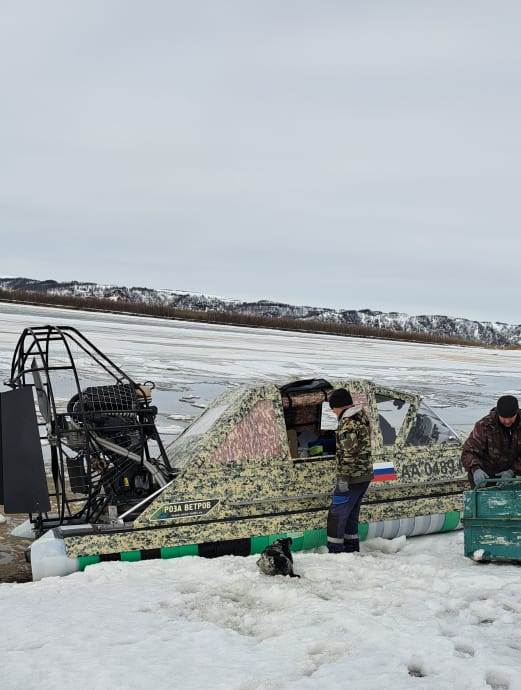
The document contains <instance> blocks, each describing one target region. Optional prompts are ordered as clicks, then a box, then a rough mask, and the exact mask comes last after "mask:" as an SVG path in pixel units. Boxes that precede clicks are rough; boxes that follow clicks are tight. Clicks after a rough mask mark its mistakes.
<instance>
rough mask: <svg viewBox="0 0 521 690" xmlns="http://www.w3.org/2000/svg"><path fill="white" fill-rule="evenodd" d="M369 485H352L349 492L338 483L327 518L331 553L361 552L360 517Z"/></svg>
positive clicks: (362, 483)
mask: <svg viewBox="0 0 521 690" xmlns="http://www.w3.org/2000/svg"><path fill="white" fill-rule="evenodd" d="M369 483H370V482H361V483H360V484H351V486H350V487H349V489H348V490H347V491H342V489H343V487H342V483H341V482H338V483H337V486H336V488H335V491H334V493H333V496H332V499H331V506H330V508H329V514H328V516H327V548H328V551H329V552H330V553H346V552H347V553H351V552H353V551H359V550H360V542H359V541H358V516H359V515H360V506H361V504H362V499H363V497H364V494H365V492H366V491H367V487H368V486H369Z"/></svg>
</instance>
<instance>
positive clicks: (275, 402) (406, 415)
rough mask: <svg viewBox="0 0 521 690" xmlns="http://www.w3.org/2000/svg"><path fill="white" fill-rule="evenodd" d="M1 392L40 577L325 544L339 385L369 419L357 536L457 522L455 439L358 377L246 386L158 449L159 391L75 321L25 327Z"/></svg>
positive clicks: (410, 404)
mask: <svg viewBox="0 0 521 690" xmlns="http://www.w3.org/2000/svg"><path fill="white" fill-rule="evenodd" d="M6 384H7V385H8V387H9V389H10V390H8V391H6V392H4V393H1V394H0V425H1V427H0V428H1V463H0V502H2V503H3V505H4V509H5V512H6V513H16V514H19V513H25V514H27V515H28V519H27V522H26V525H25V527H26V528H27V529H26V535H25V536H27V535H29V536H30V537H31V539H32V543H31V545H30V547H29V548H28V551H27V553H28V556H29V558H30V561H31V565H32V572H33V579H40V578H41V577H42V576H45V575H64V574H68V573H71V572H75V571H78V570H83V569H85V567H87V566H89V565H92V564H94V563H99V562H103V561H114V560H117V561H140V560H145V559H153V558H175V557H179V556H187V555H193V556H194V555H198V556H206V557H214V556H221V555H225V554H234V555H249V554H254V553H259V552H260V551H262V550H263V549H264V548H265V547H266V546H267V545H268V544H269V543H271V542H272V541H273V540H275V539H277V538H280V537H282V536H291V537H292V539H293V549H294V550H299V549H312V548H316V547H319V546H321V545H323V544H325V543H326V532H325V525H326V517H327V510H328V507H329V502H330V496H331V493H332V490H333V487H334V484H335V474H336V461H335V448H334V443H335V440H334V428H335V421H336V420H335V418H334V416H333V415H332V414H331V412H330V410H329V406H328V404H327V399H328V395H329V393H330V391H331V390H333V388H336V387H339V386H343V387H346V388H348V389H349V391H350V392H351V395H352V397H353V399H354V401H355V403H356V404H361V405H363V406H364V408H365V409H366V411H367V413H368V415H369V418H370V421H371V429H372V450H373V460H374V480H373V482H372V483H371V485H370V487H369V490H368V492H367V494H366V497H365V499H364V503H363V507H362V512H361V515H360V520H361V524H360V537H361V539H365V538H372V537H378V536H380V537H384V538H394V537H398V536H400V535H407V536H413V535H419V534H428V533H432V532H442V531H449V530H452V529H455V528H457V527H458V526H459V525H460V513H461V510H462V492H463V490H464V489H465V488H466V486H467V478H466V475H465V473H464V472H463V469H462V467H461V465H460V454H461V439H460V438H459V436H458V434H457V433H456V431H455V430H454V429H452V428H451V427H450V426H449V425H448V424H447V423H446V422H444V421H443V420H442V419H441V417H440V416H439V415H438V414H437V412H436V411H434V410H433V409H431V408H430V407H429V406H428V405H427V404H426V403H425V402H424V401H422V399H421V397H420V396H418V395H416V394H413V393H410V392H405V391H399V390H395V389H391V388H386V387H382V386H380V385H376V384H374V383H372V382H370V381H368V380H364V379H349V380H335V381H328V380H325V379H323V378H315V379H306V380H301V381H290V382H284V383H282V384H276V383H268V384H264V385H260V386H246V387H243V388H240V389H233V390H229V391H227V392H225V393H224V394H222V395H221V396H219V397H218V398H217V399H216V400H215V401H214V402H212V403H211V404H210V405H209V406H208V407H207V408H206V409H205V410H204V411H203V412H202V413H201V415H200V416H199V417H198V418H197V419H196V420H195V421H193V423H191V424H190V425H188V426H187V428H186V429H185V430H184V431H183V432H182V433H181V434H180V435H179V436H178V437H177V438H176V439H175V440H174V441H172V442H170V443H168V444H165V443H163V440H162V439H161V437H160V435H159V433H158V430H157V427H156V416H157V413H158V410H157V408H156V407H155V406H154V405H153V404H152V402H153V400H152V399H153V392H154V385H153V383H152V382H147V381H145V382H143V383H141V382H136V381H134V380H133V379H132V378H131V377H130V376H129V375H128V374H127V373H126V372H125V371H123V370H122V369H121V368H120V367H118V366H117V365H116V364H115V363H114V362H113V361H112V360H111V359H110V358H109V357H108V356H107V355H106V354H104V353H103V352H102V351H101V350H99V349H98V348H97V347H96V346H95V345H94V344H93V343H91V342H90V341H89V340H88V339H87V338H86V337H85V336H84V335H82V334H81V333H80V332H79V331H78V330H77V329H75V328H72V327H69V326H63V327H58V326H39V327H33V328H27V329H25V330H24V331H23V333H22V334H21V336H20V338H19V341H18V343H17V345H16V349H15V352H14V355H13V360H12V366H11V374H10V378H9V380H8V381H7V382H6ZM27 530H28V531H27ZM22 531H23V530H22Z"/></svg>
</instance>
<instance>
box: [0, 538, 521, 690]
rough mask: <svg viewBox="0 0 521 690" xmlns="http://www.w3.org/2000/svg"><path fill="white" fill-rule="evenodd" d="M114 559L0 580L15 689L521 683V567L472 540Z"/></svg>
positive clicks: (295, 689)
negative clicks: (490, 558) (287, 564)
mask: <svg viewBox="0 0 521 690" xmlns="http://www.w3.org/2000/svg"><path fill="white" fill-rule="evenodd" d="M255 561H256V557H255V556H252V557H249V558H241V557H233V556H228V557H224V558H218V559H215V560H205V559H200V558H194V557H187V558H182V559H174V560H171V561H148V562H141V563H136V564H129V563H105V564H100V565H96V566H91V567H89V568H87V570H86V571H85V573H83V574H80V573H76V574H74V575H71V576H69V577H66V578H50V579H48V580H43V581H41V582H37V583H31V584H23V585H22V584H4V585H1V586H0V620H1V621H2V631H3V632H2V635H1V636H0V663H1V668H2V681H1V687H2V689H3V690H18V689H22V688H23V689H24V690H32V689H33V688H34V690H56V689H57V688H75V690H83V689H85V690H87V689H88V690H92V688H96V689H97V690H105V689H107V690H109V689H112V690H116V689H122V690H133V689H135V690H163V689H164V690H167V689H168V690H171V688H183V690H192V689H193V690H206V689H207V688H211V689H212V690H220V689H222V690H261V689H262V690H264V689H265V690H271V689H275V688H277V689H279V688H280V689H283V688H288V689H289V688H291V689H292V690H307V689H309V690H311V689H313V690H333V689H335V690H336V689H339V690H340V689H345V688H355V689H356V690H366V689H367V690H376V689H380V688H382V687H383V688H385V690H404V689H405V688H418V689H420V688H421V689H423V690H424V689H426V688H428V689H429V690H445V689H447V690H449V689H450V690H452V689H453V688H457V689H458V690H467V689H468V690H471V689H473V690H474V689H476V690H477V689H481V688H483V689H488V688H496V689H499V688H508V689H509V690H516V689H517V688H521V660H520V659H521V626H520V616H521V599H520V596H519V576H520V569H519V568H518V567H515V566H509V565H503V566H498V565H479V564H475V563H473V562H471V561H469V560H467V559H465V558H463V556H462V534H461V533H453V534H446V535H436V536H430V537H416V538H414V539H410V540H409V541H407V543H406V545H405V548H403V549H402V550H400V551H398V552H397V553H394V554H388V553H384V552H379V551H371V552H369V551H366V550H365V549H364V552H363V553H362V554H354V555H351V554H350V555H347V554H342V555H330V554H327V553H298V554H295V562H296V570H297V572H299V573H300V574H301V576H302V577H301V579H296V578H295V579H290V578H284V577H282V576H277V577H272V578H270V577H266V576H264V575H262V574H260V572H259V571H258V569H257V568H256V565H255Z"/></svg>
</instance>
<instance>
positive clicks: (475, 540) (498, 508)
mask: <svg viewBox="0 0 521 690" xmlns="http://www.w3.org/2000/svg"><path fill="white" fill-rule="evenodd" d="M462 523H463V531H464V544H465V556H468V557H469V558H472V559H474V560H476V561H521V480H520V479H519V478H516V479H513V480H503V481H501V482H498V483H497V484H495V485H491V486H486V487H483V488H479V489H473V490H472V491H465V493H464V494H463V518H462Z"/></svg>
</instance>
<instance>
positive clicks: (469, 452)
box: [461, 408, 521, 483]
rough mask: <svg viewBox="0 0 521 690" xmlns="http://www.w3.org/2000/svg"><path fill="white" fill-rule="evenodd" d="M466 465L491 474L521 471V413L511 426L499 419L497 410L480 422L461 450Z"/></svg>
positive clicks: (471, 468) (470, 477)
mask: <svg viewBox="0 0 521 690" xmlns="http://www.w3.org/2000/svg"><path fill="white" fill-rule="evenodd" d="M461 462H462V464H463V467H464V468H465V469H466V470H467V472H468V473H469V479H470V481H471V483H473V482H472V473H473V472H474V470H476V469H478V468H481V469H482V470H484V471H485V472H486V473H487V474H488V475H489V476H490V477H493V476H494V475H495V474H498V472H503V471H504V470H510V469H513V470H514V472H515V473H516V474H521V421H520V418H519V414H518V416H517V419H516V421H515V422H514V424H513V425H512V426H511V427H510V429H508V428H507V427H504V426H503V425H502V424H501V422H500V421H499V417H498V414H497V412H496V409H495V408H493V409H492V410H490V413H489V414H488V415H487V416H486V417H483V419H480V420H479V421H478V422H476V424H475V426H474V429H473V430H472V432H471V434H470V436H469V437H468V439H467V440H466V441H465V443H464V445H463V450H462V453H461Z"/></svg>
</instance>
